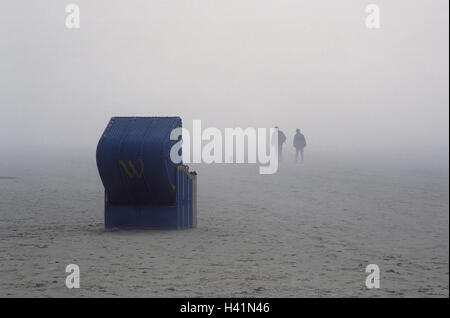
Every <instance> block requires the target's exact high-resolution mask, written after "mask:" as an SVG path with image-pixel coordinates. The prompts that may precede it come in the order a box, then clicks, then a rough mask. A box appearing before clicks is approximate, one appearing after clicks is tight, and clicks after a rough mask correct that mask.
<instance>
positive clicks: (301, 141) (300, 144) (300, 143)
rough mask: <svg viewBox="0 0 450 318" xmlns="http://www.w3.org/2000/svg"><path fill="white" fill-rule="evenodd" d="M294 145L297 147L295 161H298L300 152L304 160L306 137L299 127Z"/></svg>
mask: <svg viewBox="0 0 450 318" xmlns="http://www.w3.org/2000/svg"><path fill="white" fill-rule="evenodd" d="M294 147H295V162H298V154H299V153H300V157H301V159H302V161H303V155H304V149H305V147H306V138H305V136H304V135H303V134H302V133H301V132H300V129H298V128H297V130H296V134H295V136H294Z"/></svg>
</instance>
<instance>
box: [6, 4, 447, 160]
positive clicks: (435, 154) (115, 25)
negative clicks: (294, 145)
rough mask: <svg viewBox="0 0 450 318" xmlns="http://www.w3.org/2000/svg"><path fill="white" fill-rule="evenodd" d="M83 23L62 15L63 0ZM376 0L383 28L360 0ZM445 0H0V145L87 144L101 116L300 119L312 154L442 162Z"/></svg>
mask: <svg viewBox="0 0 450 318" xmlns="http://www.w3.org/2000/svg"><path fill="white" fill-rule="evenodd" d="M71 2H72V3H76V4H78V5H79V7H80V10H81V28H80V29H78V30H69V29H67V28H66V27H65V18H66V15H67V14H66V13H65V5H66V4H68V3H71ZM368 3H376V4H378V5H379V6H380V9H381V29H377V30H370V29H367V28H366V26H365V23H364V21H365V18H366V15H367V14H366V13H365V7H366V5H367V4H368ZM448 5H449V4H448V1H447V0H433V1H426V0H389V1H381V0H371V1H361V0H347V1H335V0H320V1H315V0H303V1H301V0H292V1H286V0H197V1H194V0H158V1H154V0H142V1H137V0H126V1H125V0H122V1H117V0H116V1H111V0H95V1H92V0H89V1H88V0H72V1H60V0H41V1H23V0H2V1H1V2H0V40H1V41H0V136H1V137H0V149H1V150H0V152H3V151H8V152H14V151H27V149H30V150H29V151H30V152H32V151H39V150H41V151H50V150H55V151H58V150H59V151H70V149H73V150H76V149H83V148H85V149H88V150H92V149H95V146H96V144H97V142H98V139H99V137H100V134H101V133H102V131H103V129H104V128H105V126H106V124H107V122H108V120H109V118H110V117H111V116H118V115H121V116H164V115H179V116H181V117H182V118H183V121H184V123H185V125H186V126H187V127H190V126H191V124H192V120H193V119H201V120H202V121H203V123H204V126H217V127H219V128H222V127H238V126H239V127H271V126H273V125H278V126H280V127H281V129H282V130H284V131H285V133H286V134H287V136H288V145H289V146H290V145H291V142H292V141H291V138H292V135H293V133H294V130H295V128H297V127H299V128H301V129H302V130H303V131H304V133H305V135H306V137H307V139H308V142H309V148H308V151H309V152H310V153H315V154H316V155H317V156H319V155H323V156H328V157H329V156H333V155H336V156H341V157H342V158H345V156H346V155H348V156H352V157H353V158H361V160H366V159H367V158H371V159H373V160H380V161H383V160H388V159H389V160H391V161H392V162H397V163H400V164H403V163H405V162H406V163H408V162H410V163H414V164H415V165H423V166H430V165H434V166H438V167H441V168H442V169H448V152H449V138H448V133H449V121H448V115H449V94H448V85H449V80H448V78H449V77H448V76H449V74H448V68H449V65H448V61H449V50H448V48H449V46H448V44H449V42H448V36H449V34H448V30H449V20H448V9H449V8H448Z"/></svg>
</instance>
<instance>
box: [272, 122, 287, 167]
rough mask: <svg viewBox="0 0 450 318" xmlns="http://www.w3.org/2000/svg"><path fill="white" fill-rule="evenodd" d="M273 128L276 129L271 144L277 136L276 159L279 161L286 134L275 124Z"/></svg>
mask: <svg viewBox="0 0 450 318" xmlns="http://www.w3.org/2000/svg"><path fill="white" fill-rule="evenodd" d="M275 128H276V129H277V131H276V132H275V133H274V134H273V135H272V145H273V144H275V142H274V140H276V139H275V138H278V161H279V162H281V160H282V158H283V156H282V152H283V144H284V143H285V142H286V135H285V134H284V132H282V131H281V130H280V129H279V128H278V126H275Z"/></svg>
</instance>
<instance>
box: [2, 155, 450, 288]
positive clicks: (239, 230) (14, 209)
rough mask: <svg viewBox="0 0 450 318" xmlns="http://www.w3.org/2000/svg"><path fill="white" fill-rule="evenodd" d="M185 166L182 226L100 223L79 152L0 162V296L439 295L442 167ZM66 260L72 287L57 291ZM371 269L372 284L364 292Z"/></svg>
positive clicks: (444, 241)
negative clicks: (186, 209) (193, 221)
mask: <svg viewBox="0 0 450 318" xmlns="http://www.w3.org/2000/svg"><path fill="white" fill-rule="evenodd" d="M22 160H24V159H22ZM24 167H25V168H24ZM193 168H195V169H196V170H197V171H198V173H199V179H198V180H199V183H198V186H199V192H198V195H199V197H198V206H199V211H198V227H197V228H196V229H190V230H182V231H176V230H172V231H165V230H113V231H105V230H104V228H103V187H102V184H101V182H100V179H99V177H98V173H97V170H96V165H95V160H94V159H93V158H91V157H88V156H85V157H81V156H78V157H77V156H75V157H70V156H61V157H59V158H55V157H51V158H50V157H49V158H45V156H44V157H42V158H37V159H36V160H34V161H33V164H28V165H23V162H21V160H16V161H13V160H6V162H3V163H2V164H1V165H0V169H1V170H0V171H1V175H3V178H2V179H0V212H1V218H2V219H1V222H0V233H1V238H2V239H1V240H0V259H1V266H0V285H1V288H0V296H2V297H22V296H25V297H30V296H32V297H72V296H82V297H85V296H92V297H108V296H124V297H423V296H424V297H448V296H449V285H448V280H449V272H448V266H449V258H448V251H449V243H448V242H449V230H448V224H449V213H448V202H449V197H448V194H449V189H448V184H449V183H448V181H449V180H448V173H446V174H440V173H434V172H425V171H410V170H406V169H405V170H401V169H398V170H395V169H382V168H374V167H352V166H350V165H348V166H346V165H342V164H332V163H325V162H322V163H321V162H317V161H315V160H311V161H309V162H306V163H305V164H302V165H300V164H298V165H296V164H294V163H292V162H286V163H284V164H283V165H282V166H281V167H280V169H279V171H278V173H277V174H275V175H270V176H267V175H266V176H261V175H259V174H258V173H257V167H256V166H252V165H239V166H238V165H201V166H197V167H194V166H193ZM5 177H14V178H5ZM71 263H74V264H78V265H79V266H80V281H81V283H80V285H81V286H80V288H79V289H68V288H66V286H65V278H66V275H67V274H66V273H65V267H66V265H68V264H71ZM371 263H374V264H377V265H379V267H380V271H381V273H380V275H381V281H380V289H367V288H366V286H365V278H366V275H367V274H366V273H365V267H366V266H367V265H368V264H371Z"/></svg>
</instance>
